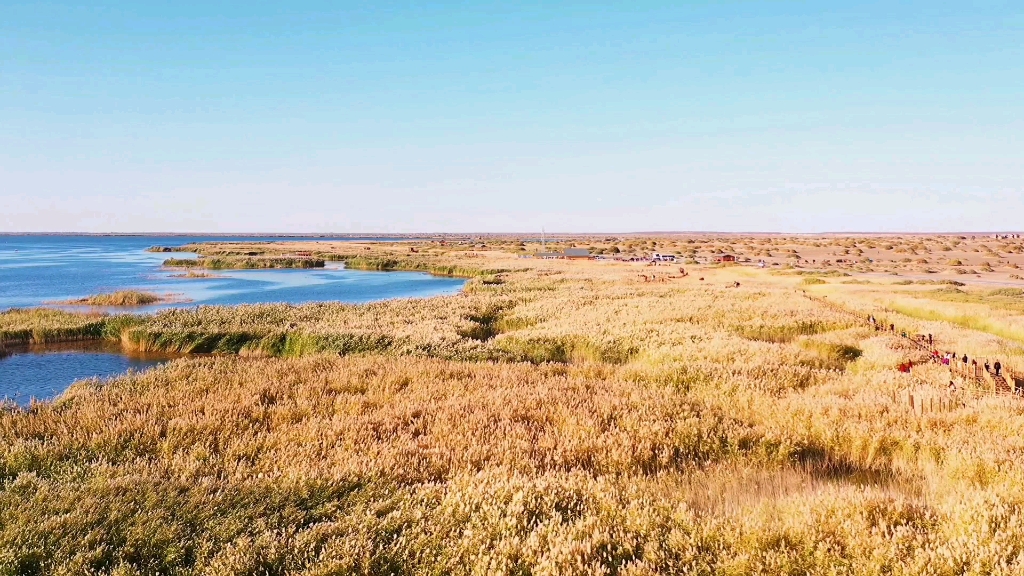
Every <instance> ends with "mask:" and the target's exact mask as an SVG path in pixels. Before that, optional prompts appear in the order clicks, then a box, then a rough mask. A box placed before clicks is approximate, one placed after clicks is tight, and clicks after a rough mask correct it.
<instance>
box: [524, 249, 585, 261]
mask: <svg viewBox="0 0 1024 576" xmlns="http://www.w3.org/2000/svg"><path fill="white" fill-rule="evenodd" d="M534 258H544V259H546V260H554V259H558V260H589V259H590V258H591V256H590V250H586V249H584V248H567V249H566V250H564V251H562V252H538V253H536V254H534Z"/></svg>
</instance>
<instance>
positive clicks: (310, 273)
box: [0, 235, 464, 312]
mask: <svg viewBox="0 0 1024 576" xmlns="http://www.w3.org/2000/svg"><path fill="white" fill-rule="evenodd" d="M282 240H288V238H279V237H262V238H259V237H239V238H226V237H209V236H206V237H204V236H31V235H28V236H3V235H0V310H3V309H6V308H12V307H31V306H41V305H52V304H53V303H56V302H61V301H67V300H72V299H78V298H84V297H86V296H90V295H93V294H99V293H105V292H115V291H118V290H127V289H134V290H143V291H147V292H154V293H157V294H161V295H164V294H170V295H173V296H174V302H172V303H165V304H160V305H157V306H150V307H146V308H137V309H134V310H137V311H142V312H149V311H153V310H157V309H161V308H169V307H182V306H194V305H199V304H220V305H234V304H254V303H259V302H286V303H291V304H300V303H304V302H314V301H330V300H334V301H341V302H350V303H363V302H371V301H375V300H384V299H389V298H406V297H429V296H436V295H441V294H452V293H455V292H457V291H458V290H459V289H460V288H461V287H462V285H463V284H464V280H461V279H458V278H444V277H436V276H431V275H429V274H423V273H419V272H364V271H357V270H345V269H344V268H343V267H342V266H341V265H340V264H338V265H333V266H331V265H330V264H329V265H328V266H329V267H328V268H324V269H313V270H226V271H208V273H210V274H212V275H213V276H214V277H212V278H180V277H176V276H180V275H181V274H182V273H183V271H182V270H166V269H164V268H162V266H161V264H162V263H163V261H164V260H165V259H167V258H169V257H180V256H187V254H184V255H183V254H181V253H178V254H173V253H171V254H169V253H152V252H146V248H148V247H150V246H180V245H183V244H188V243H192V242H209V241H216V242H228V241H245V242H258V241H266V242H269V241H282ZM301 240H303V241H307V242H308V241H326V240H331V241H338V240H344V241H352V240H391V239H387V238H359V239H356V238H335V239H328V238H316V239H310V238H301Z"/></svg>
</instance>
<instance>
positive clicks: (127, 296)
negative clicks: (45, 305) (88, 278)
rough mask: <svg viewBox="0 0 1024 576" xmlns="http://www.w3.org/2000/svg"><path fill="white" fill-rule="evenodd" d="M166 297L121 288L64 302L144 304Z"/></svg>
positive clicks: (96, 304)
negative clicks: (117, 290) (116, 290)
mask: <svg viewBox="0 0 1024 576" xmlns="http://www.w3.org/2000/svg"><path fill="white" fill-rule="evenodd" d="M165 300H166V298H164V297H162V296H159V295H157V294H151V293H149V292H139V291H136V290H121V291H119V292H111V293H108V294H95V295H93V296H88V297H86V298H81V299H78V300H69V301H67V302H64V304H80V305H85V306H125V307H133V306H146V305H149V304H156V303H157V302H163V301H165Z"/></svg>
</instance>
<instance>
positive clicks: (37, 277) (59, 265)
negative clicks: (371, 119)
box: [0, 235, 465, 406]
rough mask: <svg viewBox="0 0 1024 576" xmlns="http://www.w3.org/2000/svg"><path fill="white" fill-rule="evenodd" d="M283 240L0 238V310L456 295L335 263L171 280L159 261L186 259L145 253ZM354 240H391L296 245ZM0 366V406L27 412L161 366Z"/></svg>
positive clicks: (60, 350) (64, 355)
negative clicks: (95, 302)
mask: <svg viewBox="0 0 1024 576" xmlns="http://www.w3.org/2000/svg"><path fill="white" fill-rule="evenodd" d="M285 240H288V238H280V237H238V238H228V237H223V236H218V237H209V236H34V235H27V236H14V235H11V236H4V235H0V311H2V310H6V309H8V308H27V307H37V306H45V305H53V304H52V303H54V302H61V301H67V300H72V299H77V298H84V297H86V296H90V295H93V294H99V293H104V292H115V291H117V290H126V289H134V290H143V291H146V292H154V293H157V294H173V295H174V297H175V299H176V302H174V303H163V304H158V305H156V306H147V307H141V308H130V309H113V308H107V309H106V310H110V311H113V310H120V311H125V310H127V311H131V312H142V313H149V312H153V311H156V310H160V309H164V308H171V307H190V306H197V305H226V306H231V305H236V304H256V303H262V302H284V303H290V304H301V303H304V302H316V301H339V302H349V303H364V302H373V301H377V300H386V299H390V298H425V297H429V296H438V295H444V294H455V293H457V292H458V291H459V290H460V289H461V288H462V286H463V284H464V283H465V281H464V280H462V279H459V278H445V277H438V276H431V275H429V274H424V273H420V272H365V271H360V270H346V269H344V267H342V266H341V265H340V264H338V265H335V266H331V265H330V264H328V267H327V268H322V269H313V270H223V271H215V272H212V274H214V275H215V276H216V277H213V278H176V277H175V275H177V274H181V273H182V271H181V270H173V271H172V270H164V269H163V268H162V266H161V264H162V263H163V261H164V260H165V259H166V258H168V257H171V256H175V257H177V256H181V255H182V254H180V253H179V254H166V253H164V254H161V253H152V252H146V248H149V247H150V246H180V245H182V244H188V243H193V242H210V241H220V242H226V241H245V242H255V241H265V242H270V241H285ZM302 240H304V241H310V240H322V241H326V240H331V241H355V240H364V241H365V240H393V239H389V238H350V237H345V238H316V239H311V238H302ZM12 351H13V352H15V353H14V354H13V355H11V356H8V357H6V358H0V399H3V398H8V399H13V400H15V402H17V403H18V404H19V405H23V406H24V405H27V403H28V400H29V398H30V397H35V398H38V399H49V398H53V397H54V396H55V395H57V394H59V393H60V392H62V391H63V390H65V389H66V388H67V387H68V386H69V385H70V384H71V383H72V382H74V381H75V380H78V379H81V378H90V377H94V376H99V377H109V376H112V375H115V374H120V373H123V372H124V371H126V370H128V369H145V368H148V367H150V366H153V365H154V364H156V363H158V362H160V361H161V360H160V359H155V358H147V357H131V356H125V355H123V354H121V352H120V350H119V348H117V347H116V346H114V347H110V346H109V345H105V344H97V345H95V346H94V345H91V344H90V345H84V346H83V345H81V344H69V345H65V346H57V347H53V346H48V347H33V348H26V349H13V350H12Z"/></svg>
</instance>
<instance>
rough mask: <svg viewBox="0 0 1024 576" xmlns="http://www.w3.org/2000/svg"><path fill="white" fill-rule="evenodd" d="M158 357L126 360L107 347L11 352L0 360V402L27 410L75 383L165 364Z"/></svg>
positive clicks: (92, 345)
mask: <svg viewBox="0 0 1024 576" xmlns="http://www.w3.org/2000/svg"><path fill="white" fill-rule="evenodd" d="M166 360H168V358H165V357H158V356H149V357H147V356H126V355H124V354H122V353H121V352H120V350H119V349H118V348H117V347H116V345H114V346H112V345H110V344H106V343H90V344H69V345H48V346H45V347H31V348H23V349H16V350H14V354H13V355H11V356H8V357H6V358H3V359H0V400H13V401H14V402H15V403H17V404H18V405H20V406H28V404H29V400H30V399H32V398H35V399H38V400H50V399H52V398H53V397H55V396H57V395H58V394H60V393H61V392H63V391H64V390H65V389H67V387H68V386H70V385H71V384H72V383H73V382H75V381H76V380H81V379H83V378H92V377H95V376H99V377H108V376H113V375H115V374H122V373H124V372H127V371H128V370H130V369H131V370H144V369H146V368H150V367H152V366H155V365H157V364H159V363H160V362H162V361H166Z"/></svg>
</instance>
